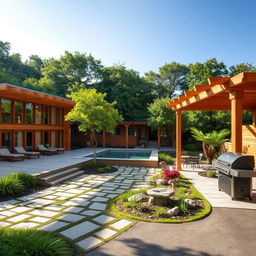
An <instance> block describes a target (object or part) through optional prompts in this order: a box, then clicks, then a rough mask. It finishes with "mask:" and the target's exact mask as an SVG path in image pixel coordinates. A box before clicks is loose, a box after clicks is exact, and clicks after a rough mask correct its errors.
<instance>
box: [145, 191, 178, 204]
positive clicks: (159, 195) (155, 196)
mask: <svg viewBox="0 0 256 256" xmlns="http://www.w3.org/2000/svg"><path fill="white" fill-rule="evenodd" d="M147 194H148V195H149V196H150V199H149V200H150V201H151V200H153V204H155V205H162V206H166V205H168V204H169V202H170V196H171V195H173V194H174V190H173V189H172V188H151V189H148V190H147Z"/></svg>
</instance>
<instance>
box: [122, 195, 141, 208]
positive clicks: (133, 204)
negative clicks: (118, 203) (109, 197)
mask: <svg viewBox="0 0 256 256" xmlns="http://www.w3.org/2000/svg"><path fill="white" fill-rule="evenodd" d="M138 204H139V199H138V198H136V197H135V198H133V199H132V200H130V201H128V202H125V206H126V207H129V208H134V207H136V206H137V205H138Z"/></svg>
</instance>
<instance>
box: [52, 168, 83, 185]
mask: <svg viewBox="0 0 256 256" xmlns="http://www.w3.org/2000/svg"><path fill="white" fill-rule="evenodd" d="M82 174H85V172H84V171H77V172H73V173H71V174H69V175H67V176H64V177H61V178H58V179H56V180H52V181H50V182H48V183H49V184H50V185H51V186H55V185H58V184H61V183H63V182H65V181H67V180H71V179H73V178H76V177H78V176H80V175H82Z"/></svg>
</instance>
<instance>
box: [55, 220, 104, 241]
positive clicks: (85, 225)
mask: <svg viewBox="0 0 256 256" xmlns="http://www.w3.org/2000/svg"><path fill="white" fill-rule="evenodd" d="M99 227H100V226H99V225H96V224H94V223H92V222H90V221H85V222H82V223H80V224H78V225H75V226H73V227H72V228H69V229H66V230H65V231H62V232H60V233H61V234H62V235H63V236H66V237H68V238H70V239H76V238H78V237H80V236H83V235H86V234H88V233H90V232H91V231H94V230H95V229H97V228H99Z"/></svg>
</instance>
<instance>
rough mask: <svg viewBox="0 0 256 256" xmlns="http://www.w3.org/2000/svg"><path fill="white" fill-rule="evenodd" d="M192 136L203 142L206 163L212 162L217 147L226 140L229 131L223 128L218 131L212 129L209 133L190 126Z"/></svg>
mask: <svg viewBox="0 0 256 256" xmlns="http://www.w3.org/2000/svg"><path fill="white" fill-rule="evenodd" d="M190 130H191V133H192V136H193V137H194V138H195V139H196V140H197V141H202V142H203V145H202V146H203V151H204V154H205V156H206V158H207V161H208V164H212V160H213V158H214V156H215V153H216V151H217V148H219V147H220V146H221V145H222V144H223V143H224V142H226V141H228V139H227V138H226V137H227V136H228V135H229V134H230V131H229V130H227V129H223V130H221V131H219V132H217V131H212V132H210V133H203V132H202V131H200V130H198V129H196V128H194V127H192V128H190Z"/></svg>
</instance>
